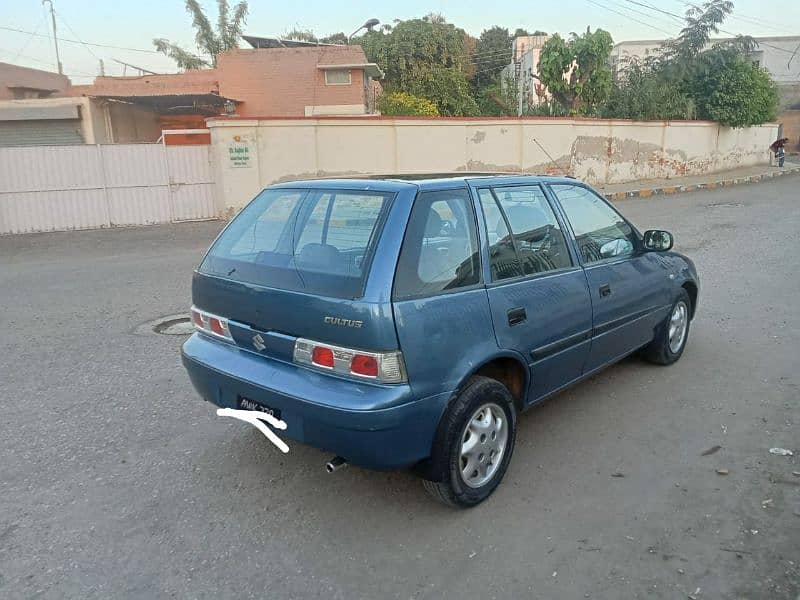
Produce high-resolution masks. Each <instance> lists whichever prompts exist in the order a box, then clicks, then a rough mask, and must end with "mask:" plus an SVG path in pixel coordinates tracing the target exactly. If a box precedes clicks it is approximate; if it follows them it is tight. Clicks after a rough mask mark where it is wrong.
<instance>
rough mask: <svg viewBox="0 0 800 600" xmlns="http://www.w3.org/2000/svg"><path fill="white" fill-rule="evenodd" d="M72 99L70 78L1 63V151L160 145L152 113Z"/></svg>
mask: <svg viewBox="0 0 800 600" xmlns="http://www.w3.org/2000/svg"><path fill="white" fill-rule="evenodd" d="M72 94H73V86H72V85H71V83H70V80H69V78H67V77H66V76H65V75H59V74H58V73H50V72H48V71H41V70H39V69H28V68H26V67H20V66H17V65H10V64H6V63H0V146H45V145H47V146H55V145H70V144H106V143H114V142H118V143H120V142H138V141H155V140H156V139H158V136H159V135H161V128H160V124H159V122H158V119H157V118H156V115H154V114H153V113H151V112H149V111H146V110H142V109H140V108H138V107H136V106H132V105H127V104H123V103H114V102H110V101H104V100H101V99H95V98H85V97H74V96H72Z"/></svg>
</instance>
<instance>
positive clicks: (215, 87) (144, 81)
mask: <svg viewBox="0 0 800 600" xmlns="http://www.w3.org/2000/svg"><path fill="white" fill-rule="evenodd" d="M217 79H218V73H217V71H216V70H214V69H200V70H196V71H186V72H185V73H178V74H167V75H141V76H138V77H95V80H94V83H93V84H92V85H76V86H74V87H73V88H72V95H73V96H82V95H92V96H158V95H165V94H176V95H177V94H208V93H217V92H218V91H219V84H218V82H217Z"/></svg>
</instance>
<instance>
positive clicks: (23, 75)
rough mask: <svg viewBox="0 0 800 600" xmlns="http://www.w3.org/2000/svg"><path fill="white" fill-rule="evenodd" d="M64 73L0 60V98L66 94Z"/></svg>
mask: <svg viewBox="0 0 800 600" xmlns="http://www.w3.org/2000/svg"><path fill="white" fill-rule="evenodd" d="M69 87H70V81H69V78H68V77H67V76H66V75H59V74H58V73H51V72H49V71H41V70H39V69H29V68H27V67H20V66H18V65H12V64H9V63H3V62H0V100H25V99H31V98H54V97H59V96H67V95H69V94H68V90H69Z"/></svg>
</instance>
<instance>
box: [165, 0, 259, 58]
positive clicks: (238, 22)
mask: <svg viewBox="0 0 800 600" xmlns="http://www.w3.org/2000/svg"><path fill="white" fill-rule="evenodd" d="M217 6H218V8H219V16H218V17H217V30H216V31H214V28H213V27H212V26H211V23H210V22H209V20H208V17H206V13H205V11H204V10H203V7H201V6H200V3H199V2H198V1H197V0H186V12H188V13H189V14H190V15H191V16H192V27H194V29H195V32H196V33H195V36H194V39H195V42H197V49H198V50H199V51H200V55H198V54H193V53H191V52H189V51H188V50H184V49H183V48H181V47H180V46H177V45H175V44H173V43H172V42H170V41H169V40H167V39H164V38H156V39H154V40H153V45H154V46H155V47H156V50H158V51H159V52H162V53H164V54H166V55H167V56H169V57H170V58H171V59H172V60H174V61H175V62H176V63H178V67H179V68H181V69H200V68H202V67H216V66H217V54H219V53H220V52H224V51H226V50H230V49H231V48H236V47H237V46H238V43H239V38H240V37H241V35H242V27H243V26H244V24H245V23H246V20H247V0H241V1H240V2H239V3H238V4H237V5H236V6H235V8H234V9H233V12H232V13H231V10H230V7H229V6H228V2H227V0H217Z"/></svg>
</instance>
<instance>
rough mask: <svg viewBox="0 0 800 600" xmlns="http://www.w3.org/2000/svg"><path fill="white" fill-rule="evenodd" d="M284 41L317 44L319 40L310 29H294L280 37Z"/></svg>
mask: <svg viewBox="0 0 800 600" xmlns="http://www.w3.org/2000/svg"><path fill="white" fill-rule="evenodd" d="M281 37H282V39H284V40H295V41H298V42H314V43H316V42H318V41H319V39H318V38H317V36H316V35H314V32H313V31H311V30H310V29H300V28H299V27H295V28H294V29H291V30H289V31H287V32H286V33H284V34H283V35H282V36H281Z"/></svg>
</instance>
